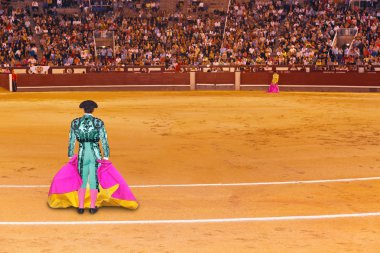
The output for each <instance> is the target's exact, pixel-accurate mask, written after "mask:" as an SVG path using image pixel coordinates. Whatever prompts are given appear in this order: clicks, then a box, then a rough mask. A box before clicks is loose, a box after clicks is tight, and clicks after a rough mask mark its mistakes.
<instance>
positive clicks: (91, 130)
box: [68, 114, 110, 161]
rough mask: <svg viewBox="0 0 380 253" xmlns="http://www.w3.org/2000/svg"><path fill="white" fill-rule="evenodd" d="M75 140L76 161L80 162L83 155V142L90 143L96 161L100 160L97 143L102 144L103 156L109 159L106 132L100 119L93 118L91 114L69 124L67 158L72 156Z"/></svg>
mask: <svg viewBox="0 0 380 253" xmlns="http://www.w3.org/2000/svg"><path fill="white" fill-rule="evenodd" d="M75 140H77V141H78V142H79V152H78V161H81V160H82V159H81V158H82V157H83V154H84V144H83V143H84V142H90V143H91V148H92V151H93V152H94V155H95V157H96V159H101V158H102V156H101V152H100V147H99V141H101V142H102V149H103V156H104V157H107V158H108V157H109V155H110V149H109V146H108V139H107V132H106V129H105V127H104V123H103V121H102V120H101V119H98V118H95V117H94V116H92V115H91V114H85V115H84V116H83V117H81V118H76V119H74V120H73V121H72V122H71V129H70V136H69V152H68V154H69V157H72V156H73V155H74V147H75Z"/></svg>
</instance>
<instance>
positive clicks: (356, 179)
mask: <svg viewBox="0 0 380 253" xmlns="http://www.w3.org/2000/svg"><path fill="white" fill-rule="evenodd" d="M377 180H380V177H358V178H343V179H321V180H304V181H301V180H299V181H279V182H252V183H216V184H150V185H130V187H131V188H166V187H213V186H220V187H225V186H260V185H287V184H320V183H343V182H355V181H377ZM48 187H50V185H0V188H48Z"/></svg>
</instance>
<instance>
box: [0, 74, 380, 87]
mask: <svg viewBox="0 0 380 253" xmlns="http://www.w3.org/2000/svg"><path fill="white" fill-rule="evenodd" d="M279 74H280V82H279V86H280V90H283V91H286V90H291V91H365V92H378V91H380V72H370V73H368V72H366V73H358V72H346V73H324V72H310V73H306V72H288V73H281V72H280V73H279ZM271 78H272V73H271V72H186V73H178V72H170V73H165V72H154V73H131V72H108V73H91V72H90V73H87V74H18V81H17V82H18V91H75V90H94V91H96V90H106V91H111V90H142V91H144V90H266V89H267V87H268V84H269V83H270V81H271ZM0 85H1V87H4V88H8V87H9V77H8V75H0Z"/></svg>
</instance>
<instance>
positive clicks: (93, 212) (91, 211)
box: [89, 207, 98, 214]
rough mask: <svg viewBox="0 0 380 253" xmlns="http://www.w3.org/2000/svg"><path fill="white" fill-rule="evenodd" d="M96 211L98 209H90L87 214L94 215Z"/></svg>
mask: <svg viewBox="0 0 380 253" xmlns="http://www.w3.org/2000/svg"><path fill="white" fill-rule="evenodd" d="M97 211H98V207H95V208H90V210H89V212H90V214H95V213H96V212H97Z"/></svg>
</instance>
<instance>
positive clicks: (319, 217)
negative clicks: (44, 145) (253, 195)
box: [0, 212, 380, 226]
mask: <svg viewBox="0 0 380 253" xmlns="http://www.w3.org/2000/svg"><path fill="white" fill-rule="evenodd" d="M379 216H380V212H374V213H350V214H325V215H305V216H277V217H276V216H275V217H252V218H223V219H194V220H120V221H112V220H110V221H2V222H0V225H8V226H15V225H16V226H17V225H19V226H20V225H24V226H25V225H26V226H28V225H29V226H30V225H139V224H140V225H143V224H179V223H225V222H260V221H290V220H322V219H338V218H359V217H379Z"/></svg>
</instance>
